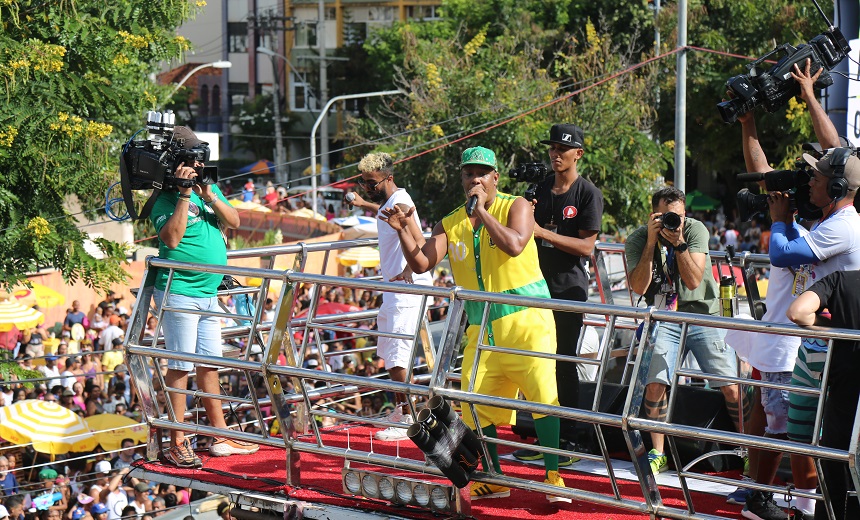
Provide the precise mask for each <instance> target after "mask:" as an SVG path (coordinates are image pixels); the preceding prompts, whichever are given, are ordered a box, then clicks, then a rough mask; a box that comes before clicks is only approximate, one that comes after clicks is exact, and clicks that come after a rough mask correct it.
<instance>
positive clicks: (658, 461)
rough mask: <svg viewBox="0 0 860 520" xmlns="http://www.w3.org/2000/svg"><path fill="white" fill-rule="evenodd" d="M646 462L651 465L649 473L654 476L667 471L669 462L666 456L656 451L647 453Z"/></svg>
mask: <svg viewBox="0 0 860 520" xmlns="http://www.w3.org/2000/svg"><path fill="white" fill-rule="evenodd" d="M648 462H649V463H650V464H651V471H652V472H653V473H654V474H655V475H657V474H659V473H661V472H663V471H666V470H667V469H669V460H668V459H667V458H666V455H664V454H662V453H660V452H659V451H657V450H651V451H649V452H648Z"/></svg>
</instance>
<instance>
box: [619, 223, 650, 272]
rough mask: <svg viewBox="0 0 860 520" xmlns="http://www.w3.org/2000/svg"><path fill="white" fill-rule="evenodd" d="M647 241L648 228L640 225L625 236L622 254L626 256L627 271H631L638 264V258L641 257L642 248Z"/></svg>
mask: <svg viewBox="0 0 860 520" xmlns="http://www.w3.org/2000/svg"><path fill="white" fill-rule="evenodd" d="M647 242H648V228H646V227H645V226H642V227H640V228H638V229H636V230H635V231H634V232H633V233H630V236H629V237H627V242H626V243H625V244H624V256H626V257H627V272H628V273H630V272H633V270H634V269H636V266H637V265H639V260H641V259H642V250H643V249H644V248H645V244H646V243H647Z"/></svg>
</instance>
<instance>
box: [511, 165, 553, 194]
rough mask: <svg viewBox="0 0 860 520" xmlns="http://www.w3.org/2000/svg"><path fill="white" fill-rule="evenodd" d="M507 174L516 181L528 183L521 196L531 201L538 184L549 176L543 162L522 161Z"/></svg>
mask: <svg viewBox="0 0 860 520" xmlns="http://www.w3.org/2000/svg"><path fill="white" fill-rule="evenodd" d="M508 175H510V177H511V179H513V180H515V181H517V182H528V183H530V184H529V186H528V188H526V192H525V194H524V195H523V198H525V199H526V200H527V201H529V202H531V201H533V200H535V199H536V198H537V189H538V185H539V184H540V183H541V182H543V181H544V179H546V178H547V177H549V169H548V168H547V167H546V165H545V164H543V163H523V164H520V165H519V166H517V167H516V168H514V169H513V170H511V171H510V172H509V173H508Z"/></svg>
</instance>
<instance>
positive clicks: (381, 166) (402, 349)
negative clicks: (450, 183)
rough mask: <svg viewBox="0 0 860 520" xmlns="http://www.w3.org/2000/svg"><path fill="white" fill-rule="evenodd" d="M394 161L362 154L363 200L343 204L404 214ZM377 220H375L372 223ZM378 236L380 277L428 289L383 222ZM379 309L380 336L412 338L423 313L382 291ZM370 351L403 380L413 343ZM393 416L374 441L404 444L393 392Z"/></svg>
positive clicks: (405, 416) (410, 300) (403, 405)
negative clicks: (397, 209)
mask: <svg viewBox="0 0 860 520" xmlns="http://www.w3.org/2000/svg"><path fill="white" fill-rule="evenodd" d="M393 165H394V160H393V159H392V158H391V156H390V155H388V154H387V153H372V154H368V155H366V156H365V157H364V158H363V159H362V160H361V162H359V163H358V171H359V172H361V177H360V178H359V179H358V180H357V182H358V184H359V185H360V186H361V187H362V188H364V191H365V193H366V194H367V199H368V200H365V199H363V198H362V197H361V196H359V195H357V194H354V196H355V198H353V199H352V200H351V201H350V200H347V203H349V204H351V205H353V206H357V207H359V208H361V209H364V210H368V211H372V212H374V213H376V214H377V216H378V215H379V214H380V212H381V211H382V210H385V209H388V208H392V207H394V206H395V205H397V206H399V207H400V209H401V210H403V211H404V212H406V211H408V210H409V209H410V208H412V207H414V206H415V203H414V202H413V201H412V197H410V196H409V194H408V193H406V190H405V189H403V188H398V187H397V185H396V184H395V183H394V168H393ZM412 218H413V219H415V222H416V223H417V224H418V226H419V228H420V227H421V221H420V220H419V219H418V212H417V211H416V212H413V214H412ZM377 222H378V221H377ZM377 230H378V233H379V257H380V270H381V271H382V279H383V280H384V281H387V282H399V283H415V284H420V285H432V284H433V279H432V277H431V275H430V273H423V274H413V273H412V271H411V270H410V269H409V268H408V266H407V265H406V259H405V258H404V257H403V251H402V249H401V247H400V239H399V238H398V236H397V231H395V230H394V229H392V228H391V226H389V225H388V224H386V223H384V222H383V223H381V224H379V225H378V226H377ZM382 298H383V300H382V307H380V309H379V316H378V317H377V319H376V324H377V327H378V329H379V331H380V332H388V333H398V334H409V335H414V334H415V330H416V328H417V326H418V325H419V323H420V320H421V319H422V318H423V315H424V306H422V297H421V296H416V295H412V294H397V293H390V292H386V293H383V297H382ZM376 353H377V354H378V355H379V357H381V358H382V359H383V360H384V361H385V368H386V369H387V370H388V374H389V375H390V376H391V380H392V381H400V382H405V381H406V375H407V372H408V367H409V366H411V365H410V363H411V362H412V360H413V358H414V356H413V341H412V340H405V339H397V338H386V337H380V338H379V340H378V342H377V347H376ZM396 401H397V402H396V403H395V408H394V412H393V413H392V414H391V415H390V416H389V420H390V421H391V422H394V423H398V425H397V426H392V427H389V428H386V429H385V430H382V431H380V432H377V433H376V435H375V437H376V439H377V440H382V441H396V440H405V439H406V438H407V437H406V428H407V427H408V426H409V425H410V424H412V416H411V415H409V407H408V403H407V402H406V397H405V396H404V395H403V394H396Z"/></svg>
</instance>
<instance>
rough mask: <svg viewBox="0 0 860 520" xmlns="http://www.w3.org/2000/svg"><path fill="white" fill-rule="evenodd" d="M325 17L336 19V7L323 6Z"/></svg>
mask: <svg viewBox="0 0 860 520" xmlns="http://www.w3.org/2000/svg"><path fill="white" fill-rule="evenodd" d="M325 19H326V21H328V20H337V8H335V7H326V8H325Z"/></svg>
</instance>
